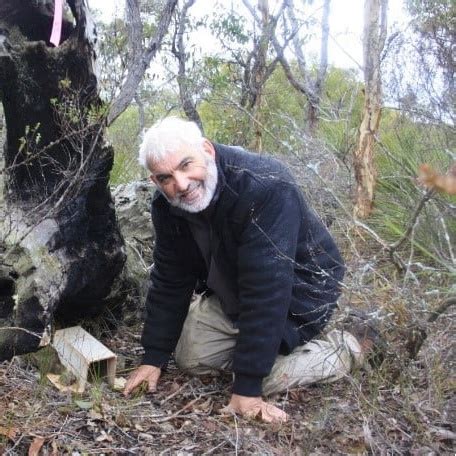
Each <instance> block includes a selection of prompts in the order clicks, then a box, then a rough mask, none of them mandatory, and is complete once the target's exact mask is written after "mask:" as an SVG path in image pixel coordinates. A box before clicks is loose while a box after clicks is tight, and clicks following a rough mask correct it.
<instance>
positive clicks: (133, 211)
mask: <svg viewBox="0 0 456 456" xmlns="http://www.w3.org/2000/svg"><path fill="white" fill-rule="evenodd" d="M154 191H155V186H154V185H153V184H151V183H150V182H147V181H140V182H131V183H129V184H125V185H119V186H117V187H116V188H114V189H113V192H112V194H113V197H114V201H115V207H116V214H117V220H118V223H119V227H120V231H121V233H122V236H123V238H124V241H125V245H126V252H127V261H126V263H125V267H124V269H123V271H122V274H121V277H120V279H119V290H118V293H120V294H121V295H123V296H124V301H123V311H122V320H123V321H124V322H125V323H126V324H128V325H132V324H136V323H141V322H142V321H143V317H144V303H145V300H146V296H147V290H148V288H149V271H150V267H151V265H152V251H153V246H154V241H155V232H154V229H153V225H152V220H151V214H150V207H151V201H152V196H153V193H154Z"/></svg>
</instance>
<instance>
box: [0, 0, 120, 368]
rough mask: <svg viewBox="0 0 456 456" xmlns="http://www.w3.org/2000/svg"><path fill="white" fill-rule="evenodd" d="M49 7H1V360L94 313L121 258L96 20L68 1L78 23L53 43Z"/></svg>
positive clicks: (7, 0)
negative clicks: (57, 326)
mask: <svg viewBox="0 0 456 456" xmlns="http://www.w3.org/2000/svg"><path fill="white" fill-rule="evenodd" d="M53 3H54V2H53V1H41V2H39V3H36V2H34V1H33V0H20V1H17V0H4V1H3V2H2V5H1V7H0V97H1V100H2V103H3V108H4V115H5V124H6V140H5V144H4V170H3V175H4V177H5V179H4V182H3V186H4V189H3V190H4V202H3V204H2V206H1V207H0V211H1V212H2V214H1V215H2V217H0V326H1V327H0V359H7V358H10V357H11V356H13V355H15V354H21V353H26V352H30V351H34V350H36V349H38V348H39V347H41V346H44V345H46V344H47V343H49V341H50V337H51V335H52V327H53V324H54V322H55V321H60V322H65V321H70V320H73V319H75V318H79V317H82V316H85V317H87V316H92V315H94V314H95V313H99V312H100V311H101V310H102V309H103V307H104V306H105V305H106V303H107V296H108V295H109V293H110V291H111V287H112V284H113V282H114V280H115V278H116V277H117V276H118V274H119V273H120V271H121V269H122V267H123V264H124V261H125V254H124V246H123V240H122V237H121V235H120V232H119V229H118V226H117V222H116V217H115V211H114V207H113V201H112V198H111V194H110V191H109V187H108V180H109V172H110V170H111V167H112V164H113V150H112V148H111V147H110V146H108V145H106V144H105V142H104V140H103V132H104V125H105V120H104V119H105V114H106V112H105V111H106V110H105V107H104V105H103V104H102V102H101V100H100V99H99V97H98V92H97V77H96V74H95V73H94V70H93V58H94V52H93V44H94V41H93V40H94V38H95V33H94V30H93V25H92V22H91V20H90V17H89V15H88V14H89V13H88V10H87V5H86V3H85V0H68V4H69V6H70V8H71V11H72V12H73V15H74V16H75V19H76V26H73V25H72V23H71V22H69V21H65V22H64V25H63V35H62V43H61V45H60V46H59V47H57V48H54V47H52V46H51V45H50V43H49V36H50V30H51V26H50V24H51V21H52V15H51V12H50V10H52V8H51V6H53Z"/></svg>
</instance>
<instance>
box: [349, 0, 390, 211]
mask: <svg viewBox="0 0 456 456" xmlns="http://www.w3.org/2000/svg"><path fill="white" fill-rule="evenodd" d="M387 3H388V2H387V0H365V4H364V31H363V51H364V86H365V88H364V109H363V119H362V122H361V125H360V131H359V141H358V147H357V149H356V150H355V152H354V168H355V179H356V195H355V205H354V215H355V217H359V218H367V217H368V216H369V215H370V214H371V212H372V209H373V202H374V193H375V184H376V170H375V164H374V150H375V143H376V140H375V137H376V136H377V134H378V129H379V125H380V118H381V108H382V80H381V67H380V64H381V52H382V49H383V46H384V43H385V38H386V9H387Z"/></svg>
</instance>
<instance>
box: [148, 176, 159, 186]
mask: <svg viewBox="0 0 456 456" xmlns="http://www.w3.org/2000/svg"><path fill="white" fill-rule="evenodd" d="M149 179H150V181H151V182H152V183H153V184H155V185H158V182H157V178H156V177H155V176H154V175H153V174H150V175H149Z"/></svg>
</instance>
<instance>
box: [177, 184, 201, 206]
mask: <svg viewBox="0 0 456 456" xmlns="http://www.w3.org/2000/svg"><path fill="white" fill-rule="evenodd" d="M200 188H201V184H199V185H197V186H196V187H195V188H193V189H192V190H190V191H189V192H187V193H185V194H183V195H182V196H181V199H182V200H183V201H185V202H186V203H192V202H193V201H195V200H196V199H198V196H199V190H200Z"/></svg>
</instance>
